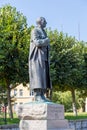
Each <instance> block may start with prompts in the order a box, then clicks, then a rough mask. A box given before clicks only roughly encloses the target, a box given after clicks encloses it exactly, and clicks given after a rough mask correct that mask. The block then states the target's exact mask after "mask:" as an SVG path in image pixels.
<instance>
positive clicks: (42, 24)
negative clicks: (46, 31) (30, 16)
mask: <svg viewBox="0 0 87 130" xmlns="http://www.w3.org/2000/svg"><path fill="white" fill-rule="evenodd" d="M46 24H47V22H46V20H45V19H42V20H41V26H42V27H43V28H45V27H46Z"/></svg>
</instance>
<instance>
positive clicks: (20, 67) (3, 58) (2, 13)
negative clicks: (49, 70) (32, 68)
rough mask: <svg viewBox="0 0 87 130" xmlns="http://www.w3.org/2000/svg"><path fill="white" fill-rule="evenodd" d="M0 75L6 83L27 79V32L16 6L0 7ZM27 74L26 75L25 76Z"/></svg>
mask: <svg viewBox="0 0 87 130" xmlns="http://www.w3.org/2000/svg"><path fill="white" fill-rule="evenodd" d="M0 30H1V31H0V50H1V51H0V77H1V79H3V81H4V82H8V84H11V83H15V82H21V81H24V80H25V81H28V71H27V70H28V64H27V63H28V48H29V47H28V46H29V45H28V44H29V32H30V30H29V29H28V28H27V23H26V18H25V17H24V16H23V14H21V13H20V12H17V11H16V8H13V7H11V6H10V5H7V6H5V7H3V8H0ZM26 75H27V76H26Z"/></svg>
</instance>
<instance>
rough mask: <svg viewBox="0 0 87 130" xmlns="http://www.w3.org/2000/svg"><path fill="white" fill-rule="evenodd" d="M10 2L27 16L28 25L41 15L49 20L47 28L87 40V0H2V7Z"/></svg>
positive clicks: (32, 23) (0, 1) (33, 23)
mask: <svg viewBox="0 0 87 130" xmlns="http://www.w3.org/2000/svg"><path fill="white" fill-rule="evenodd" d="M5 4H10V5H11V6H14V7H16V8H17V11H20V12H22V13H23V14H24V16H26V18H27V23H28V26H31V25H35V24H36V23H35V21H36V19H37V18H38V17H39V16H43V17H45V18H46V20H47V28H49V27H51V29H52V30H54V29H57V30H58V31H59V32H60V31H63V33H68V35H69V36H75V37H76V39H77V40H83V41H85V42H87V21H86V20H87V0H0V7H2V6H3V5H5Z"/></svg>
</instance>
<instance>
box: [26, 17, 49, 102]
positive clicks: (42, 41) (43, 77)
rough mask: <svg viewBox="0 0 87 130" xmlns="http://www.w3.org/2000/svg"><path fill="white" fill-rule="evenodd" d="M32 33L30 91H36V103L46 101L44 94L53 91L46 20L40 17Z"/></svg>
mask: <svg viewBox="0 0 87 130" xmlns="http://www.w3.org/2000/svg"><path fill="white" fill-rule="evenodd" d="M36 24H37V26H36V27H35V28H34V29H33V30H32V32H31V40H30V54H29V77H30V89H31V90H33V91H34V94H35V101H46V98H45V96H44V94H45V93H46V91H47V89H51V83H50V75H49V48H50V44H49V38H48V37H47V34H46V32H45V30H44V28H45V27H46V24H47V22H46V20H45V18H43V17H40V18H38V19H37V21H36Z"/></svg>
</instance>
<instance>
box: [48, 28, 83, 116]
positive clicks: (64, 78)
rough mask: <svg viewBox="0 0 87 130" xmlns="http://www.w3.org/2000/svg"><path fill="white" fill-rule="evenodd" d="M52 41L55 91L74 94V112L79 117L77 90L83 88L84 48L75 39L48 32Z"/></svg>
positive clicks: (52, 67)
mask: <svg viewBox="0 0 87 130" xmlns="http://www.w3.org/2000/svg"><path fill="white" fill-rule="evenodd" d="M48 35H49V37H50V41H51V54H50V55H51V59H50V60H51V78H52V83H53V85H54V90H56V91H57V90H58V91H59V90H61V91H66V90H69V91H71V93H72V105H73V112H74V113H75V115H77V110H76V103H75V102H76V101H75V90H76V89H78V88H82V81H81V79H82V77H83V75H82V72H83V70H82V64H83V63H84V58H83V49H84V46H83V44H82V43H81V42H78V41H77V40H76V39H75V38H72V37H69V36H68V35H67V34H66V35H64V34H63V33H62V32H60V33H58V31H57V30H55V31H54V32H52V31H48Z"/></svg>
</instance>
